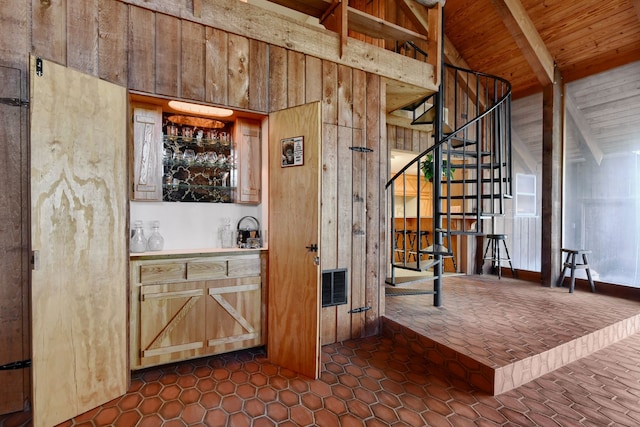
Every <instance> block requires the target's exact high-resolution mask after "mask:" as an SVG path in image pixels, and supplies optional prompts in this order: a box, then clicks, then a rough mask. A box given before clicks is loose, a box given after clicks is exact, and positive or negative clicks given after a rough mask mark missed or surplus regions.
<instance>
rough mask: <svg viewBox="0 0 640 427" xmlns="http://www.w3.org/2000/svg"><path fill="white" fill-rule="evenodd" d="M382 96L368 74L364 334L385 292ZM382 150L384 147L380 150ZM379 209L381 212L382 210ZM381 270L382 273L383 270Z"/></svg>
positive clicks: (374, 323)
mask: <svg viewBox="0 0 640 427" xmlns="http://www.w3.org/2000/svg"><path fill="white" fill-rule="evenodd" d="M382 99H384V92H383V88H381V82H380V77H379V76H376V75H373V74H369V73H368V74H367V100H366V108H367V111H366V117H367V134H366V143H367V147H368V148H371V149H372V150H373V152H371V153H369V154H367V165H366V170H367V175H366V180H367V183H366V185H367V197H366V204H367V208H366V212H367V218H366V224H367V228H366V233H367V253H366V256H365V259H366V260H367V266H366V270H365V271H366V276H365V295H366V297H365V299H366V303H367V305H370V306H371V307H373V309H372V310H369V311H367V312H366V324H365V330H366V332H365V333H366V335H373V334H376V333H378V331H379V321H378V316H380V313H381V312H383V311H380V310H381V308H380V307H381V304H382V301H381V298H380V292H381V291H380V289H382V292H384V286H380V283H382V281H383V280H384V277H381V273H382V271H383V269H382V268H381V267H382V266H385V265H386V264H385V263H384V261H385V260H384V259H382V258H381V256H382V254H384V248H381V247H380V245H381V244H382V242H383V232H384V231H383V230H385V228H386V217H385V213H384V212H385V209H384V207H382V203H381V200H380V197H381V194H383V191H382V188H383V187H381V183H382V182H384V180H385V178H386V174H384V175H385V176H382V175H383V174H381V173H380V172H381V167H380V165H381V157H382V158H384V159H386V158H387V151H386V145H384V144H382V142H383V141H382V138H383V135H382V134H381V132H382V129H383V127H382V126H383V124H384V121H383V120H381V114H382V112H381V109H382V108H383V107H384V105H381V100H382ZM382 150H384V151H382ZM381 211H382V212H381ZM382 274H384V273H382Z"/></svg>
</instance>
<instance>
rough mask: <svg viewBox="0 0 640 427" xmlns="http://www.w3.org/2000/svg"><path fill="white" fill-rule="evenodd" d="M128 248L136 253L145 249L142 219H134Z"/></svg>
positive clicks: (145, 241)
mask: <svg viewBox="0 0 640 427" xmlns="http://www.w3.org/2000/svg"><path fill="white" fill-rule="evenodd" d="M129 250H130V251H131V252H136V253H137V252H144V251H146V250H147V239H146V238H145V237H144V229H143V228H142V221H136V222H134V224H133V233H132V235H131V242H130V245H129Z"/></svg>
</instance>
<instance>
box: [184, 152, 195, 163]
mask: <svg viewBox="0 0 640 427" xmlns="http://www.w3.org/2000/svg"><path fill="white" fill-rule="evenodd" d="M183 159H184V162H185V163H186V164H187V165H192V164H193V163H194V162H195V160H196V152H195V151H193V150H191V149H187V150H184V157H183Z"/></svg>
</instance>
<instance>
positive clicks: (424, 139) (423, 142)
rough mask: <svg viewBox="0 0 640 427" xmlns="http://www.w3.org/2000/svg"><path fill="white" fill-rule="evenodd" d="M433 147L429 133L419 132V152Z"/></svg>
mask: <svg viewBox="0 0 640 427" xmlns="http://www.w3.org/2000/svg"><path fill="white" fill-rule="evenodd" d="M432 145H433V138H431V132H420V147H419V149H418V151H419V152H421V153H422V152H423V151H424V150H426V149H427V148H429V147H431V146H432Z"/></svg>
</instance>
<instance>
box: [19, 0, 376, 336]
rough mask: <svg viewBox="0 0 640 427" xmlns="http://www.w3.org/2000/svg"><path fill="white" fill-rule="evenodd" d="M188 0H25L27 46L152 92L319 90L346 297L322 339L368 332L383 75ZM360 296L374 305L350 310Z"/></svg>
mask: <svg viewBox="0 0 640 427" xmlns="http://www.w3.org/2000/svg"><path fill="white" fill-rule="evenodd" d="M151 3H154V2H151ZM191 4H192V3H191V2H187V1H185V0H182V1H180V0H175V1H167V2H162V3H158V2H157V1H156V2H155V3H154V4H153V7H154V8H156V9H158V10H162V11H163V12H166V13H160V12H157V11H153V10H150V9H146V8H143V7H139V6H135V5H131V4H129V3H127V2H124V1H123V2H121V1H114V0H90V1H86V2H84V1H82V2H81V1H79V0H66V1H65V0H61V1H59V2H37V1H34V2H33V4H32V11H31V12H32V13H31V17H30V21H31V22H30V25H31V27H32V29H33V31H32V38H31V40H29V41H28V43H26V46H29V45H31V46H33V53H34V54H36V55H39V56H42V57H43V58H46V59H50V60H53V61H56V62H59V63H61V64H65V65H68V66H70V67H73V68H76V69H78V70H80V71H83V72H85V73H88V74H92V75H97V76H99V77H101V78H103V79H105V80H108V81H111V82H114V83H118V84H120V85H123V86H126V87H128V88H129V89H131V90H135V91H140V92H145V93H149V94H157V95H163V96H169V97H176V98H184V99H187V100H194V101H203V102H209V103H214V104H218V105H223V106H228V107H232V108H239V109H246V110H251V111H255V112H260V113H268V112H271V111H276V110H279V109H283V108H287V107H293V106H296V105H301V104H303V103H307V102H313V101H318V100H321V101H322V104H323V120H324V127H323V131H324V133H325V135H324V140H323V158H322V170H323V172H322V186H323V188H322V197H323V201H322V237H321V248H322V250H321V266H322V268H323V269H333V268H348V269H349V272H350V277H349V291H350V295H349V304H347V305H343V306H337V307H331V308H325V309H323V311H322V325H323V326H322V340H323V343H330V342H334V341H339V340H343V339H347V338H350V337H361V336H366V335H371V334H375V333H377V332H378V331H379V318H380V314H381V313H383V310H384V307H383V296H382V293H383V292H384V287H383V286H382V283H383V282H384V279H385V274H386V257H387V255H386V252H387V249H386V246H387V245H386V243H385V228H386V227H385V225H386V221H387V218H386V209H385V206H386V200H385V193H384V184H385V181H386V177H387V170H386V168H387V144H386V128H385V115H384V111H385V102H384V100H385V86H384V82H383V81H382V79H381V78H380V77H379V76H377V75H374V74H371V73H366V72H364V71H361V70H358V69H352V68H350V67H347V66H344V65H338V64H336V63H333V62H331V61H327V60H321V59H318V58H315V57H312V56H308V55H304V54H301V53H298V52H294V51H291V50H287V49H284V48H282V47H277V46H273V45H269V44H267V43H264V42H261V41H259V40H254V39H249V38H246V37H243V36H239V35H236V34H231V33H227V32H224V31H220V30H218V29H215V28H212V27H209V26H207V25H206V23H205V24H201V23H196V22H192V21H189V20H187V19H182V18H181V17H182V16H192V13H193V11H192V10H191ZM76 19H77V20H79V21H78V22H77V23H72V22H75V21H76ZM22 46H23V47H22V49H23V51H22V52H21V53H22V54H23V55H24V56H25V58H26V56H27V53H28V51H27V49H26V48H25V47H24V46H25V43H23V44H22ZM22 67H23V68H24V69H25V70H26V69H27V67H26V64H22ZM351 146H356V147H367V148H370V149H372V151H371V152H369V153H363V152H358V151H352V150H350V147H351ZM303 196H304V195H301V197H303ZM301 200H302V201H303V199H301ZM365 306H369V307H371V310H369V311H366V312H363V313H359V314H349V313H348V311H349V310H350V309H351V308H359V307H365Z"/></svg>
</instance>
